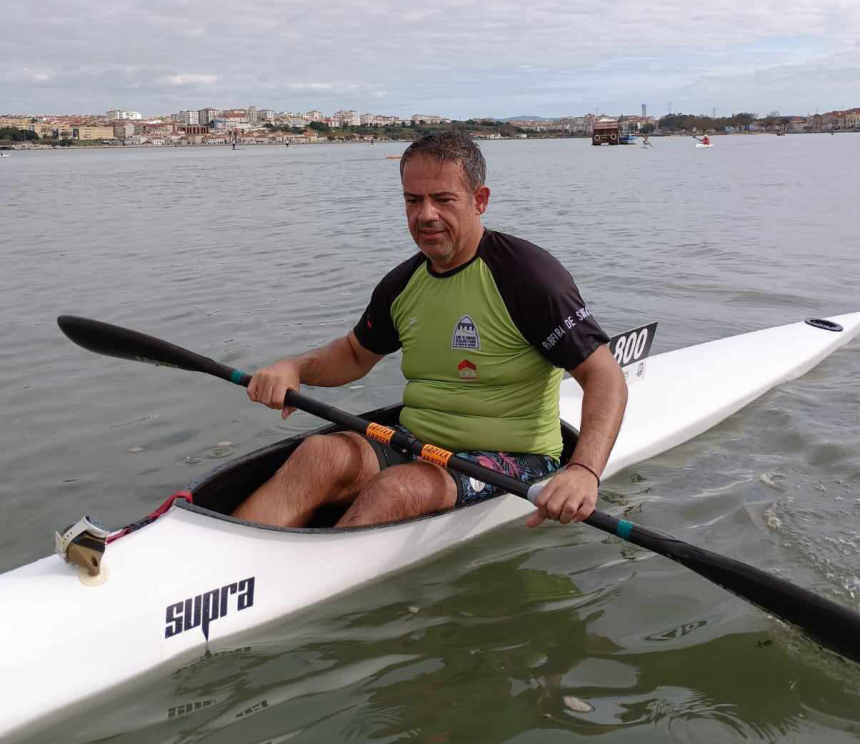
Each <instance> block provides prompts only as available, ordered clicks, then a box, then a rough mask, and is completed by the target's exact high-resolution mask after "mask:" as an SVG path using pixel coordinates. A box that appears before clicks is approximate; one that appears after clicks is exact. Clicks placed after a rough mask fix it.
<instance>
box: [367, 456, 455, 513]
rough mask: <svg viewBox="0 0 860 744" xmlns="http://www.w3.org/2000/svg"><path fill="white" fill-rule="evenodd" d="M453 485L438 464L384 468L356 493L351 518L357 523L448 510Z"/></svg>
mask: <svg viewBox="0 0 860 744" xmlns="http://www.w3.org/2000/svg"><path fill="white" fill-rule="evenodd" d="M456 503H457V486H456V485H455V483H454V480H453V479H452V478H451V476H450V475H449V474H448V473H446V472H445V470H444V469H443V468H441V467H439V466H438V465H431V464H430V463H424V462H416V463H410V464H408V465H398V466H396V467H391V468H387V469H386V470H383V471H382V472H381V473H380V474H379V475H377V476H376V477H375V478H373V480H371V481H370V482H369V483H368V484H367V485H366V486H365V487H364V488H363V489H362V491H361V493H359V495H358V497H357V498H356V500H355V503H354V505H353V507H354V508H353V510H352V511H353V517H354V518H356V519H357V522H359V523H361V524H374V523H382V522H391V521H396V520H399V519H409V518H411V517H417V516H420V515H422V514H430V513H432V512H437V511H442V510H443V509H450V508H451V507H453V506H454V505H455V504H456Z"/></svg>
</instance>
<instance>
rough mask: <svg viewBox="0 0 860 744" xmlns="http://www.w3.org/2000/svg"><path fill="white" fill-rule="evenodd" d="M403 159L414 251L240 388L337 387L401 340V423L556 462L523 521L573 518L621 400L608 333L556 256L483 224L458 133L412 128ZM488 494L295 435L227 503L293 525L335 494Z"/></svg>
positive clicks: (443, 497)
mask: <svg viewBox="0 0 860 744" xmlns="http://www.w3.org/2000/svg"><path fill="white" fill-rule="evenodd" d="M400 172H401V182H402V186H403V196H404V199H405V203H406V218H407V223H408V226H409V231H410V233H411V234H412V237H413V239H414V240H415V242H416V244H417V245H418V248H419V249H420V252H419V253H417V254H415V255H414V256H412V257H411V258H410V259H408V260H406V261H404V262H403V263H401V264H400V265H399V266H397V267H395V268H394V269H393V270H392V271H390V272H389V273H388V274H387V275H386V276H385V277H384V278H383V279H382V281H381V282H379V284H378V285H377V286H376V289H375V290H374V291H373V295H372V298H371V300H370V304H369V305H368V306H367V309H366V310H365V311H364V314H363V315H362V316H361V318H360V320H359V322H358V323H357V324H356V326H355V327H354V328H353V329H352V330H351V331H349V332H348V333H347V334H346V335H345V336H342V337H341V338H338V339H336V340H334V341H332V342H331V343H330V344H328V345H327V346H324V347H322V348H319V349H316V350H314V351H311V352H308V353H307V354H304V355H302V356H300V357H294V358H288V359H283V360H281V361H279V362H276V363H275V364H273V365H271V366H269V367H266V368H264V369H261V370H260V371H259V372H257V373H256V374H255V375H254V377H253V380H252V381H251V383H250V385H249V387H248V396H249V397H250V398H251V400H253V401H257V402H259V403H263V404H264V405H266V406H268V407H269V408H276V409H280V408H283V400H284V395H285V394H286V392H287V390H288V389H294V390H298V389H299V387H300V385H301V384H305V385H317V386H323V387H336V386H341V385H346V384H348V383H351V382H353V381H355V380H358V379H360V378H362V377H364V376H365V375H366V374H367V373H368V372H369V371H370V370H371V369H372V368H373V367H374V366H375V365H376V364H377V362H379V361H380V360H381V359H382V358H383V357H384V356H385V355H387V354H392V353H394V352H396V351H397V350H399V349H402V352H403V358H402V361H401V370H402V371H403V374H404V376H405V377H406V379H407V385H406V389H405V390H404V394H403V403H404V408H403V410H402V412H401V414H400V427H401V428H403V429H405V430H407V431H409V432H411V433H412V434H413V435H414V436H416V437H417V438H418V439H420V440H421V441H423V442H428V443H432V444H435V445H438V446H441V447H445V448H447V449H449V450H451V451H454V452H456V453H458V454H459V455H460V456H462V457H465V458H466V459H469V460H472V461H474V462H478V463H480V464H482V465H485V466H487V467H491V468H493V469H495V470H498V471H500V472H503V473H505V474H507V475H510V476H512V477H514V478H518V479H520V480H522V481H525V482H532V481H537V480H541V479H543V478H545V477H546V476H547V475H549V474H551V473H553V472H555V471H557V470H560V472H558V473H557V474H556V475H555V476H554V477H553V478H552V479H551V480H550V481H549V483H548V484H547V486H546V487H545V488H544V489H543V491H542V492H541V494H540V496H539V498H538V502H537V506H538V509H537V511H536V512H535V514H533V515H532V516H531V517H530V518H529V520H528V525H529V526H537V525H539V524H540V523H541V522H543V521H544V520H545V519H556V520H559V521H561V522H564V523H567V522H569V521H571V520H574V521H580V520H582V519H585V518H586V517H588V516H589V515H590V514H591V512H592V511H593V510H594V506H595V502H596V500H597V487H598V485H599V478H600V475H601V473H602V471H603V468H604V467H605V465H606V461H607V459H608V458H609V453H610V451H611V450H612V447H613V444H614V442H615V438H616V436H617V434H618V429H619V426H620V424H621V418H622V415H623V412H624V408H625V405H626V401H627V386H626V383H625V380H624V377H623V374H622V372H621V370H620V368H619V366H618V364H617V362H616V361H615V359H614V358H613V356H612V354H610V352H609V349H608V347H607V345H606V343H607V341H608V337H607V335H606V334H605V333H604V332H603V330H602V329H601V328H600V326H599V325H598V324H597V322H596V320H595V319H594V317H593V316H592V315H591V313H590V311H589V310H588V307H587V306H586V304H585V303H584V301H583V300H582V298H581V296H580V293H579V290H578V289H577V287H576V285H575V284H574V281H573V278H572V277H571V275H570V274H569V273H568V271H567V270H566V269H565V268H564V267H563V266H562V265H561V264H560V263H559V262H558V261H557V260H556V259H555V258H553V256H551V255H550V254H549V253H547V252H546V251H544V250H543V249H541V248H539V247H537V246H536V245H534V244H532V243H529V242H527V241H525V240H521V239H519V238H515V237H513V236H511V235H506V234H504V233H500V232H495V231H491V230H486V229H484V227H483V225H482V224H481V215H482V214H483V213H484V211H485V210H486V209H487V205H488V203H489V199H490V189H489V188H488V187H487V186H486V185H485V184H484V178H485V172H486V164H485V161H484V157H483V155H482V154H481V151H480V149H479V148H478V146H477V145H476V144H475V143H474V142H473V140H472V138H471V137H470V136H469V135H468V134H467V133H464V132H460V131H458V130H455V131H449V132H435V133H432V134H429V135H426V136H425V137H422V138H421V139H419V140H416V141H415V142H413V143H412V145H410V146H409V147H408V148H407V150H406V151H405V153H404V154H403V157H402V159H401V162H400ZM563 370H568V371H569V372H570V373H571V375H573V377H574V378H575V379H576V381H577V382H578V383H579V384H580V385H581V386H582V388H583V390H584V397H583V403H582V430H581V432H580V436H579V441H578V444H577V446H576V449H575V451H574V453H573V457H572V459H571V460H570V462H568V463H566V465H565V467H563V468H560V466H561V463H560V462H559V458H560V456H561V452H562V440H561V433H560V426H559V385H560V383H561V380H562V375H563ZM291 412H292V410H291V409H286V410H284V411H283V413H282V415H283V417H284V418H286V417H287V416H288V415H289V414H290V413H291ZM497 493H498V491H497V490H495V489H494V488H493V487H492V486H489V485H487V484H484V483H482V482H480V481H478V480H475V479H474V478H469V477H467V476H464V475H460V474H458V473H455V472H453V471H449V470H445V469H443V468H442V467H440V466H438V465H435V464H432V463H429V462H426V461H422V460H416V459H415V458H414V457H413V456H412V455H404V454H401V453H399V452H396V451H395V450H393V449H391V448H390V447H388V446H387V445H383V444H380V443H379V442H376V441H372V440H369V439H367V438H365V437H363V436H359V435H357V434H353V433H349V432H343V433H336V434H330V435H326V436H311V437H308V438H307V439H305V440H304V441H303V443H302V444H301V446H299V448H298V449H297V450H296V452H295V453H294V454H293V455H292V456H291V457H290V458H289V459H288V460H287V461H286V462H285V463H284V465H282V466H281V468H280V470H278V472H277V473H276V474H275V475H274V476H273V477H272V478H271V479H270V480H269V481H268V482H266V483H265V484H263V485H262V486H261V487H260V488H259V489H258V490H257V491H256V492H255V493H253V494H252V495H251V496H250V497H249V498H248V499H247V500H246V501H245V502H244V503H243V504H241V505H240V506H239V507H238V508H237V509H236V511H235V512H234V516H236V517H239V518H241V519H245V520H249V521H253V522H262V523H266V524H273V525H278V526H282V527H298V526H303V525H305V524H307V522H308V521H309V520H310V519H311V517H312V516H313V514H314V511H315V510H316V509H317V508H318V507H319V506H321V505H323V504H340V505H343V506H345V507H348V508H347V510H346V513H345V514H344V516H343V517H342V518H341V519H340V521H339V522H338V526H341V527H352V526H359V525H367V524H378V523H385V522H392V521H396V520H400V519H408V518H411V517H415V516H418V515H421V514H425V513H431V512H436V511H440V510H443V509H449V508H452V507H454V506H462V505H465V504H469V503H472V502H475V501H479V500H483V499H487V498H490V497H492V496H494V495H496V494H497Z"/></svg>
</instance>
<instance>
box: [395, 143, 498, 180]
mask: <svg viewBox="0 0 860 744" xmlns="http://www.w3.org/2000/svg"><path fill="white" fill-rule="evenodd" d="M414 155H424V156H426V157H430V158H436V159H437V160H438V161H439V162H440V163H444V162H446V161H448V162H454V163H460V164H461V165H462V167H463V173H464V174H465V176H466V182H467V183H468V184H469V187H470V188H471V189H472V190H473V191H474V190H475V189H477V188H478V187H479V186H483V185H484V180H485V179H486V177H487V161H486V160H484V156H483V155H482V154H481V148H480V147H478V145H477V144H475V141H474V140H473V139H472V136H471V135H470V134H469V133H468V132H466V131H463V130H462V129H449V130H446V131H442V132H430V134H425V135H424V136H423V137H419V138H418V139H417V140H415V141H414V142H413V143H412V144H411V145H409V147H407V148H406V152H404V153H403V157H401V158H400V177H401V178H402V177H403V171H404V169H405V168H406V164H407V163H408V162H409V160H410V159H411V158H412V157H413V156H414Z"/></svg>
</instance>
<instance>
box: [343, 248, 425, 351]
mask: <svg viewBox="0 0 860 744" xmlns="http://www.w3.org/2000/svg"><path fill="white" fill-rule="evenodd" d="M424 261H425V259H424V256H423V254H420V253H419V254H417V255H415V256H413V257H412V258H410V259H409V260H408V261H404V262H403V263H402V264H400V265H399V266H397V267H396V268H395V269H394V270H393V271H390V272H389V273H388V274H386V275H385V277H383V279H382V281H381V282H379V284H377V285H376V288H375V289H374V290H373V294H372V295H371V298H370V304H369V305H368V306H367V308H366V309H365V311H364V312H363V313H362V315H361V318H360V319H359V321H358V323H356V325H355V328H353V329H352V331H353V333H355V337H356V338H357V339H358V343H360V344H361V345H362V346H363V347H364V348H365V349H367V350H368V351H372V352H373V353H374V354H382V355H385V354H392V353H393V352H395V351H397V350H398V349H399V348H400V346H401V343H400V336H399V334H398V333H397V328H395V327H394V321H393V320H392V318H391V304H392V303H393V302H394V300H395V299H396V298H397V296H398V295H399V294H400V293H401V292H402V291H403V289H404V288H405V287H406V284H407V283H408V282H409V279H410V277H411V276H412V274H413V273H414V272H415V270H416V269H417V268H418V267H419V266H422V265H423V264H424Z"/></svg>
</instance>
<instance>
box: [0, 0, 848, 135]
mask: <svg viewBox="0 0 860 744" xmlns="http://www.w3.org/2000/svg"><path fill="white" fill-rule="evenodd" d="M34 10H36V12H35V13H34ZM4 37H5V43H4V44H3V45H0V64H2V68H0V69H2V70H3V72H2V73H0V108H3V109H4V110H5V111H7V112H33V113H40V114H53V113H61V112H74V113H77V112H97V111H104V110H106V109H105V107H110V108H121V109H133V110H139V111H141V113H142V114H143V115H144V116H154V115H159V114H164V113H167V112H170V111H177V110H182V109H199V108H204V107H206V106H219V107H220V106H224V107H226V106H231V105H247V104H248V103H255V105H257V106H266V107H269V108H273V109H276V110H279V111H307V110H310V109H314V108H318V109H327V110H330V111H332V110H336V109H340V108H354V109H357V110H360V111H366V112H373V113H380V114H387V115H394V116H401V117H404V118H406V117H409V116H411V115H412V114H413V113H415V112H416V111H426V112H428V113H434V114H438V115H441V116H448V117H451V118H454V119H468V118H477V117H496V118H508V117H511V116H523V115H530V116H545V117H561V116H571V115H581V114H583V113H589V112H590V113H594V112H595V110H599V111H600V112H603V111H628V112H631V113H632V112H636V111H638V110H639V107H640V105H641V103H642V102H648V110H649V113H651V114H652V115H654V116H660V115H662V114H665V113H667V112H668V111H669V108H670V104H671V108H672V110H674V111H675V112H678V111H682V112H686V113H697V112H711V111H712V110H713V109H716V111H717V114H718V115H726V114H730V113H733V112H738V111H752V112H754V113H758V114H759V115H764V114H765V113H766V112H767V111H769V110H772V109H778V110H780V111H783V112H788V113H793V114H801V115H802V114H809V113H814V112H815V111H816V110H820V111H825V110H828V109H838V108H839V107H840V106H841V105H844V102H845V101H854V100H857V99H860V40H858V39H860V5H858V4H854V3H843V2H842V1H841V0H818V1H815V0H798V1H797V2H795V3H794V4H791V5H789V6H786V5H785V4H784V3H782V2H781V1H780V2H778V1H777V0H759V1H758V2H757V3H755V4H741V3H732V2H725V3H723V4H721V5H716V4H715V5H713V6H708V7H705V8H701V9H695V8H689V9H687V8H685V9H684V10H683V11H679V8H678V4H677V2H674V1H673V0H655V2H654V3H650V4H648V5H647V6H642V5H641V4H637V3H634V2H632V0H618V1H617V2H615V3H613V4H611V5H607V6H593V5H591V4H585V3H582V2H579V3H573V4H571V3H565V2H562V1H561V0H537V1H536V2H534V3H532V4H530V5H524V6H519V5H517V6H515V5H513V4H510V3H506V2H501V3H499V4H495V5H492V6H484V5H466V6H462V5H461V4H460V3H459V2H458V3H454V1H453V0H440V2H438V3H436V4H434V5H433V6H431V7H422V8H406V9H404V7H403V6H401V5H395V4H394V3H390V2H389V1H388V0H381V1H380V2H378V3H376V4H374V5H372V6H367V5H364V4H360V3H356V2H353V0H335V4H333V5H327V6H324V7H321V8H318V9H317V8H313V7H306V8H304V9H303V11H302V13H300V14H299V13H296V12H294V9H292V10H291V8H290V6H286V5H278V4H275V5H273V4H272V3H263V2H261V1H260V0H249V2H247V3H245V4H243V6H242V8H241V12H237V10H236V7H235V4H232V3H231V4H227V3H226V2H223V0H207V1H206V2H204V1H203V0H188V2H186V3H184V4H183V5H182V6H178V5H177V4H175V3H172V2H169V1H168V0H154V1H153V2H152V3H149V4H147V5H146V6H144V7H141V6H139V5H138V4H135V3H131V2H130V0H117V2H115V3H112V4H111V5H110V6H105V7H100V6H92V5H90V4H68V3H60V2H58V0H40V2H39V3H38V4H37V7H36V8H34V6H33V4H32V3H25V2H24V1H23V0H10V1H9V3H8V7H7V8H6V9H5V13H4ZM34 50H35V53H34ZM241 102H246V103H241Z"/></svg>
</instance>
